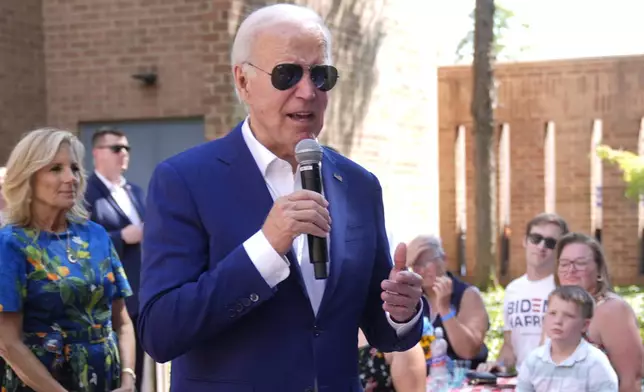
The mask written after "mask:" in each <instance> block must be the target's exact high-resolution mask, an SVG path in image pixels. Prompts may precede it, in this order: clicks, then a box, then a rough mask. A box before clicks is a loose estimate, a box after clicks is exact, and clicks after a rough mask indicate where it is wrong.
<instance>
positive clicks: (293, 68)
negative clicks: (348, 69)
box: [247, 63, 340, 91]
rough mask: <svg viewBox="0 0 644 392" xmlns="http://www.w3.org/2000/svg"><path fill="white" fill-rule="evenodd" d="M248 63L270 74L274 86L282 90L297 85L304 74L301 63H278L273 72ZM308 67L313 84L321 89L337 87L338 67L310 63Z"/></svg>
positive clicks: (326, 89)
mask: <svg viewBox="0 0 644 392" xmlns="http://www.w3.org/2000/svg"><path fill="white" fill-rule="evenodd" d="M247 64H248V65H250V66H251V67H253V68H255V69H258V70H260V71H262V72H264V73H265V74H267V75H269V76H270V77H271V83H272V84H273V87H275V88H276V89H278V90H280V91H285V90H288V89H290V88H291V87H293V86H295V85H296V84H297V83H298V82H299V81H300V80H302V76H304V67H303V66H302V65H300V64H290V63H286V64H278V65H276V66H275V68H273V70H272V71H271V72H268V71H264V70H263V69H261V68H259V67H258V66H256V65H255V64H252V63H247ZM306 68H308V70H309V75H310V78H311V81H312V82H313V85H315V87H316V88H317V89H318V90H320V91H329V90H331V89H332V88H333V87H335V84H336V83H337V81H338V78H339V77H340V75H338V70H337V68H335V67H334V66H332V65H310V66H308V67H306Z"/></svg>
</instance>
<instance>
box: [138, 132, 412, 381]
mask: <svg viewBox="0 0 644 392" xmlns="http://www.w3.org/2000/svg"><path fill="white" fill-rule="evenodd" d="M322 171H323V173H322V175H323V181H324V191H325V195H326V198H327V199H328V200H329V209H330V213H331V217H332V221H333V223H332V229H331V234H330V235H331V248H330V263H329V264H330V266H329V268H330V272H329V278H328V280H327V282H326V289H325V292H324V296H323V298H322V302H321V304H320V308H319V311H318V314H317V316H316V315H315V314H314V312H313V310H312V307H311V303H310V301H309V299H308V296H307V292H306V288H305V285H304V282H303V280H302V277H301V272H300V268H299V264H298V262H297V260H296V259H295V257H294V255H293V254H292V252H291V253H289V254H288V255H287V257H288V258H289V259H290V261H291V263H290V275H289V276H288V278H286V279H285V280H284V281H282V282H281V283H279V284H278V285H277V286H275V287H274V288H272V289H271V288H270V287H269V286H268V284H267V283H266V281H265V280H264V279H263V278H262V276H261V275H260V273H259V272H258V270H257V269H256V268H255V266H254V264H253V263H252V261H251V260H250V259H249V257H248V254H247V253H246V251H245V249H244V246H243V242H244V241H245V240H246V239H248V238H249V237H251V236H252V235H253V234H255V233H256V232H257V231H258V230H259V229H260V228H261V227H262V224H263V222H264V220H265V218H266V216H267V214H268V212H269V210H270V209H271V207H272V205H273V199H272V197H271V195H270V193H269V191H268V189H267V187H266V183H265V181H264V179H263V177H262V174H261V173H260V171H259V169H258V167H257V165H256V163H255V161H254V159H253V157H252V155H251V153H250V151H249V149H248V147H247V146H246V144H245V143H244V140H243V137H242V133H241V124H240V125H239V126H237V128H235V129H234V130H233V131H232V132H231V133H230V134H228V135H227V136H226V137H223V138H221V139H218V140H215V141H211V142H208V143H205V144H202V145H200V146H197V147H194V148H192V149H190V150H187V151H185V152H183V153H180V154H178V155H176V156H174V157H172V158H170V159H168V160H166V161H164V162H162V163H160V164H159V165H158V166H157V168H156V169H155V172H154V174H153V176H152V179H151V182H150V187H149V191H148V199H147V215H146V223H145V224H146V227H145V231H144V240H143V264H142V274H141V291H140V305H141V308H140V314H139V321H138V328H139V336H140V337H141V339H142V345H143V348H144V349H145V350H146V352H148V353H149V354H150V355H151V356H152V358H154V359H155V360H156V361H158V362H166V361H169V360H172V381H171V390H172V391H174V392H183V391H190V392H202V391H203V392H205V391H218V392H251V391H252V392H291V391H293V392H295V391H297V392H304V391H308V390H310V391H312V390H313V387H314V385H315V383H316V382H317V386H318V391H320V392H349V391H354V392H357V391H361V390H362V387H361V385H360V381H359V379H358V355H357V354H358V349H357V337H358V327H361V328H362V329H363V330H364V332H365V334H366V336H367V338H368V340H369V342H370V343H371V344H372V345H374V346H376V347H378V348H380V349H381V350H383V351H400V350H406V349H409V348H411V347H412V346H414V345H415V344H416V343H417V342H418V341H419V340H420V337H421V332H422V331H421V329H422V318H421V319H420V320H419V322H417V323H416V324H414V326H413V328H412V330H411V332H409V333H407V334H406V335H405V336H402V337H401V338H399V337H398V336H397V334H396V332H395V330H394V329H393V328H392V327H391V325H390V324H389V323H388V322H387V319H386V316H385V312H384V311H383V310H382V300H381V298H380V295H381V292H382V290H381V288H380V284H381V281H382V280H384V279H386V278H387V277H388V276H389V273H390V271H391V268H392V262H391V257H390V253H389V245H388V241H387V236H386V233H385V224H384V215H383V204H382V189H381V187H380V184H379V182H378V180H377V179H376V177H375V176H374V175H373V174H371V173H369V172H368V171H366V170H365V169H363V168H362V167H360V166H358V165H357V164H356V163H354V162H352V161H350V160H349V159H347V158H345V157H343V156H341V155H338V154H336V153H333V152H331V151H328V150H325V152H324V158H323V163H322Z"/></svg>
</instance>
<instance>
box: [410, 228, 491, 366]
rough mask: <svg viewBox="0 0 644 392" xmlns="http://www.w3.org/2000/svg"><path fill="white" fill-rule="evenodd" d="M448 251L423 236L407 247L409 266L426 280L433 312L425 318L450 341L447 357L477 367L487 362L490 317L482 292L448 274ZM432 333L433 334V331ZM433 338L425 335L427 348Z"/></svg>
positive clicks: (427, 292) (433, 238)
mask: <svg viewBox="0 0 644 392" xmlns="http://www.w3.org/2000/svg"><path fill="white" fill-rule="evenodd" d="M445 259H446V255H445V251H444V250H443V245H442V241H441V240H440V238H438V237H436V236H433V235H421V236H418V237H416V238H414V239H413V240H412V241H411V242H410V243H409V245H408V247H407V267H410V268H411V269H412V270H413V271H414V272H416V273H417V274H419V275H420V276H421V277H422V279H423V294H424V296H425V298H426V299H427V301H428V302H429V304H430V308H431V309H432V310H434V312H432V313H433V314H432V315H431V316H430V315H429V312H427V314H426V315H425V318H426V322H427V327H428V328H426V330H427V331H434V330H435V329H436V328H438V327H441V328H443V330H444V332H445V340H446V341H447V344H448V346H447V355H448V356H449V357H450V358H451V359H453V360H465V361H470V367H471V368H476V367H477V366H478V365H479V364H480V363H484V362H485V361H486V360H487V355H488V349H487V347H486V346H485V343H484V339H485V333H486V332H487V330H488V329H489V327H490V322H489V317H488V314H487V311H486V310H485V304H484V303H483V298H482V297H481V294H480V292H479V291H478V289H477V288H476V287H474V286H471V285H469V284H467V283H465V282H463V281H462V280H460V279H458V278H457V277H456V276H454V275H453V274H452V273H451V272H449V271H447V268H446V265H445ZM432 333H433V332H432ZM432 339H433V335H432V336H429V335H427V333H425V334H424V339H423V343H424V348H425V349H426V351H427V350H428V349H429V347H428V345H429V344H430V342H431V340H432Z"/></svg>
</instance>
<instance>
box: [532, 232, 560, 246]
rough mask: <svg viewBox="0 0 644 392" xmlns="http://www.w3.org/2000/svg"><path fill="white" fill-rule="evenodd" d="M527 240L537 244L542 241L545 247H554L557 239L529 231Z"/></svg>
mask: <svg viewBox="0 0 644 392" xmlns="http://www.w3.org/2000/svg"><path fill="white" fill-rule="evenodd" d="M528 241H530V243H531V244H533V245H539V244H540V243H541V241H543V245H544V246H545V248H546V249H554V248H555V246H557V240H556V239H555V238H552V237H544V236H542V235H541V234H537V233H530V234H528Z"/></svg>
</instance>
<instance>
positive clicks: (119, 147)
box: [97, 144, 131, 154]
mask: <svg viewBox="0 0 644 392" xmlns="http://www.w3.org/2000/svg"><path fill="white" fill-rule="evenodd" d="M97 148H99V149H105V148H109V149H110V150H111V151H112V152H113V153H114V154H118V153H120V152H121V151H123V150H125V151H127V152H130V149H131V147H130V146H126V145H125V144H114V145H111V146H101V147H97Z"/></svg>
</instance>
